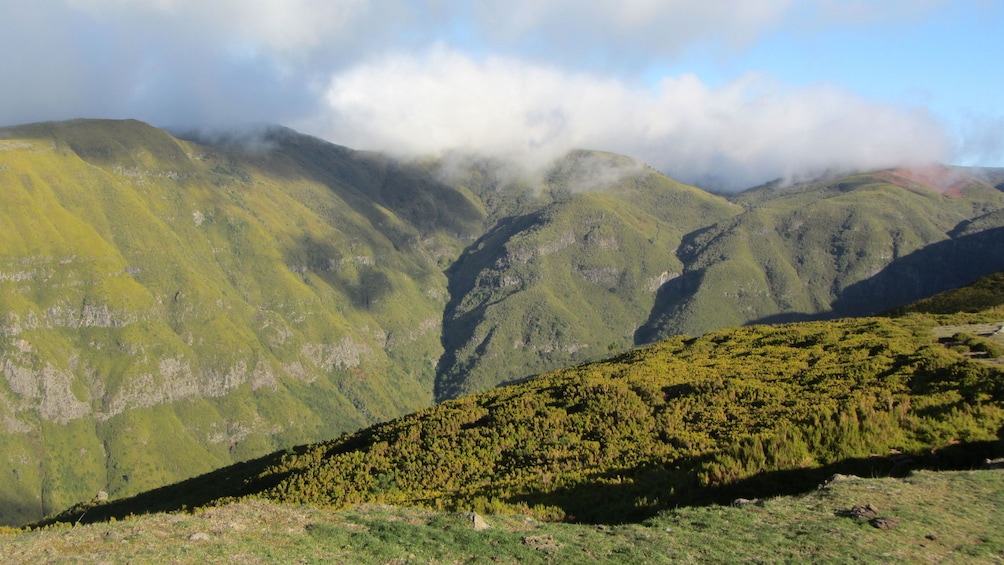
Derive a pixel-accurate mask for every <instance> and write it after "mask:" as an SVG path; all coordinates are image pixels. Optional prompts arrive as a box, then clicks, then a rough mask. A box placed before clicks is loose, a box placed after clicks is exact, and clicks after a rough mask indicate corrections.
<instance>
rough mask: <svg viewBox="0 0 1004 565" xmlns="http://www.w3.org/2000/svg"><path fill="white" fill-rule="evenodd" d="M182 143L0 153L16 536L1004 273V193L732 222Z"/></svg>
mask: <svg viewBox="0 0 1004 565" xmlns="http://www.w3.org/2000/svg"><path fill="white" fill-rule="evenodd" d="M184 137H185V138H186V139H187V140H186V139H180V138H178V137H173V136H171V135H168V134H167V133H166V132H164V131H161V130H158V129H156V128H152V127H150V126H147V125H145V124H141V123H139V122H132V121H120V122H115V121H93V120H79V121H74V122H64V123H49V124H36V125H30V126H22V127H16V128H6V129H2V130H0V198H2V202H3V206H2V207H0V228H2V229H3V233H4V238H3V239H2V240H0V374H2V377H3V378H2V379H0V436H2V443H0V456H2V457H5V458H6V459H5V460H7V461H10V462H11V464H10V465H8V466H5V467H0V479H2V480H0V502H2V504H0V522H5V523H17V522H22V521H24V520H27V519H33V518H38V517H40V516H41V515H43V514H46V513H49V512H51V511H52V510H53V509H55V508H59V507H63V506H65V505H67V504H69V503H71V502H72V501H75V500H79V499H82V498H86V497H88V496H91V495H93V493H94V492H97V491H98V490H104V491H106V492H109V493H111V494H112V495H113V496H124V495H127V494H130V493H135V492H139V491H140V490H143V489H146V488H149V487H152V486H156V485H161V484H165V483H168V482H171V481H176V480H179V479H182V478H185V477H189V476H192V475H195V474H198V473H201V472H205V471H208V470H210V469H215V468H218V467H220V466H223V465H227V464H229V463H231V462H234V461H239V460H245V459H248V458H252V457H257V456H261V455H262V454H265V453H268V452H270V451H273V450H275V449H280V448H285V447H288V446H291V445H296V444H302V443H304V442H309V441H318V440H323V439H328V438H331V437H336V436H338V435H339V434H341V433H344V432H346V431H351V430H356V429H359V428H361V427H364V426H367V425H369V424H372V423H374V422H380V421H386V420H388V419H391V418H394V417H397V416H400V415H402V414H405V413H408V412H411V411H414V410H417V409H420V408H424V407H427V406H429V405H430V404H432V403H433V402H434V401H436V400H443V399H447V398H453V397H457V396H460V395H464V394H468V393H473V392H476V391H481V390H487V389H490V388H492V387H495V386H496V385H499V384H502V383H511V382H516V381H519V380H521V379H525V378H527V377H529V376H530V375H534V374H538V373H541V372H546V371H550V370H554V369H558V368H560V367H564V366H567V365H570V364H573V363H581V362H586V361H593V360H598V359H601V358H603V357H606V356H608V355H611V354H615V353H619V352H622V351H625V350H627V349H629V348H630V347H632V346H634V345H638V344H644V343H650V342H652V341H655V340H657V339H659V338H661V337H666V336H669V335H671V334H675V333H686V334H691V335H698V334H701V333H703V332H705V331H708V330H713V329H717V328H721V327H726V326H731V325H739V324H744V323H747V322H753V321H763V320H777V319H785V318H789V319H790V318H793V317H794V318H803V317H804V318H814V317H828V316H833V315H837V314H840V315H845V314H864V313H873V312H877V311H882V310H887V309H889V308H892V307H895V306H898V305H900V304H902V303H904V302H906V301H908V300H910V299H913V298H920V297H923V296H927V295H930V294H932V293H934V292H937V291H940V290H944V289H947V288H952V287H957V286H959V285H963V284H966V283H968V282H970V281H971V280H973V279H974V278H976V277H977V276H979V275H981V274H985V273H988V272H993V271H994V270H998V269H1001V268H1004V265H1001V264H1000V262H1001V261H1004V253H1001V252H1000V251H1001V250H1000V249H999V246H1000V245H1001V244H1000V243H999V240H1000V237H999V233H1000V229H1002V226H1004V215H1002V210H1004V197H1002V193H1001V191H1000V190H999V188H998V185H999V181H1000V174H999V171H994V170H979V171H968V170H962V169H951V170H948V169H946V170H945V171H948V173H950V174H948V173H945V174H941V173H938V171H934V172H933V173H932V172H930V171H928V172H926V173H924V174H920V173H916V172H905V171H881V172H876V173H869V174H862V175H857V176H852V177H834V178H831V179H827V180H821V181H817V182H812V183H807V184H802V185H797V186H793V187H788V188H785V189H780V188H777V187H774V188H763V189H757V190H752V191H749V192H747V193H743V194H741V195H738V196H736V197H733V198H731V199H726V198H724V197H721V196H716V195H712V194H708V193H706V192H704V191H701V190H699V189H696V188H694V187H690V186H685V185H681V184H679V183H676V182H674V181H672V180H671V179H669V178H667V177H665V176H663V175H661V174H659V173H657V172H655V171H653V170H652V169H650V168H648V167H645V166H644V165H642V164H640V163H637V162H636V161H634V160H632V159H629V158H626V157H622V156H617V155H611V154H607V153H601V152H597V151H573V152H571V153H569V154H568V155H567V156H565V157H564V158H562V159H559V160H557V161H556V162H555V163H553V165H552V166H551V168H550V169H548V170H547V171H546V172H545V173H544V174H543V176H542V177H540V178H538V177H534V176H530V175H528V174H526V173H525V172H521V171H520V169H519V168H518V167H513V166H511V165H510V164H506V163H500V162H493V161H491V160H487V159H478V158H474V157H469V156H467V157H458V156H446V157H443V158H441V159H429V160H425V161H417V162H412V163H401V162H397V161H394V160H392V159H389V158H387V157H384V156H381V155H377V154H371V153H364V152H356V151H352V150H350V149H347V148H344V147H338V146H335V145H332V144H329V143H326V142H323V141H320V140H317V139H314V138H311V137H308V136H303V135H300V134H297V133H296V132H292V131H290V130H286V129H282V128H265V129H263V130H261V131H258V132H253V134H252V135H238V134H233V135H229V136H227V135H224V136H217V137H212V138H207V137H201V136H198V135H189V136H184ZM942 173H944V171H942Z"/></svg>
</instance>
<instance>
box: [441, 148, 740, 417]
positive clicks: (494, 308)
mask: <svg viewBox="0 0 1004 565" xmlns="http://www.w3.org/2000/svg"><path fill="white" fill-rule="evenodd" d="M601 172H602V174H601ZM588 182H591V183H592V185H588V184H587V183H588ZM583 187H588V188H583ZM544 190H545V191H546V195H547V197H548V198H549V199H550V203H548V204H547V205H546V206H544V207H543V208H541V209H539V210H537V211H534V212H531V213H528V214H524V215H522V216H520V217H518V218H513V219H511V220H508V221H503V222H500V223H498V224H497V225H496V226H495V228H493V229H492V230H491V231H489V232H488V233H487V234H486V235H485V236H483V237H482V238H481V239H480V240H479V241H478V242H476V243H475V244H474V245H472V246H471V247H469V248H468V249H467V251H466V252H465V253H464V254H463V255H461V257H460V258H459V259H458V260H457V262H456V263H455V264H454V265H453V266H452V267H451V268H450V270H449V271H448V273H447V274H448V275H449V277H450V281H451V282H450V296H451V298H452V300H451V302H450V304H448V305H447V309H446V313H445V317H444V323H443V339H444V346H445V349H446V355H445V356H444V358H443V360H442V362H441V363H440V366H439V379H438V382H437V389H436V395H437V397H438V398H440V399H442V398H451V397H456V396H460V395H463V394H466V393H469V392H473V391H478V390H485V389H487V388H490V387H492V386H495V385H497V384H500V383H505V382H511V381H515V380H518V379H520V378H525V377H527V376H530V375H532V374H537V373H540V372H543V371H546V370H549V369H553V368H555V367H561V366H565V365H569V364H572V363H576V362H581V361H583V360H586V359H597V358H600V357H605V356H607V355H609V354H610V353H611V352H612V351H618V350H623V349H624V348H627V347H630V346H632V345H633V343H634V333H635V330H636V329H637V328H638V326H639V325H641V323H642V322H643V321H644V320H646V319H647V318H648V316H649V315H650V312H651V311H652V308H653V306H654V303H655V296H656V291H657V290H658V289H659V288H660V287H661V286H662V285H663V284H664V283H665V282H666V281H667V280H671V279H672V278H673V277H676V276H678V275H679V274H680V272H681V271H682V270H683V264H682V263H681V262H680V260H679V259H677V257H676V256H675V254H674V251H675V249H676V248H677V247H678V246H679V244H680V241H681V239H682V238H683V236H684V235H685V234H687V233H689V232H691V231H693V230H694V229H697V228H698V227H700V226H701V225H703V224H704V223H705V222H712V221H717V220H719V219H722V218H725V217H728V216H730V215H733V214H735V213H737V212H739V208H738V207H737V206H735V205H732V204H729V203H728V202H726V201H724V200H723V199H721V198H718V197H715V196H712V195H710V194H707V193H705V192H703V191H700V190H698V189H696V188H693V187H689V186H685V185H681V184H679V183H676V182H674V181H672V180H670V179H668V178H666V177H665V176H663V175H660V174H658V173H656V172H655V171H653V170H651V169H646V168H644V167H642V166H641V165H639V164H637V163H635V162H633V161H630V160H628V159H626V158H624V157H619V156H614V155H608V154H599V153H587V152H575V153H572V154H570V155H569V156H568V157H566V158H565V159H564V160H563V161H560V162H559V163H557V164H556V165H555V167H554V168H553V169H552V170H551V171H550V173H549V175H548V176H547V179H546V183H545V186H544Z"/></svg>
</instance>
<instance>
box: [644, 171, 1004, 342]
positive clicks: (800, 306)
mask: <svg viewBox="0 0 1004 565" xmlns="http://www.w3.org/2000/svg"><path fill="white" fill-rule="evenodd" d="M936 173H937V174H936ZM925 181H926V183H927V184H925V183H924V182H925ZM736 201H737V202H738V203H740V204H742V205H743V206H744V207H745V208H746V211H745V212H744V213H743V214H741V215H739V216H736V217H734V218H730V219H728V220H726V221H724V222H719V223H717V224H715V225H713V226H710V227H708V228H707V229H705V230H701V231H698V232H694V233H692V234H691V235H690V236H688V237H687V238H686V240H685V241H684V244H683V246H682V247H681V248H680V252H679V255H680V257H681V259H682V260H683V262H684V264H685V265H686V269H685V270H684V272H683V275H682V276H681V277H680V278H679V279H677V280H675V281H672V282H671V283H670V284H668V285H667V286H666V287H665V288H663V289H662V290H661V291H660V294H659V298H658V301H657V305H656V307H655V309H654V310H653V318H652V320H650V322H649V323H648V324H647V325H646V327H645V328H643V329H642V331H640V332H639V335H640V336H641V337H642V341H647V340H651V339H656V338H659V337H666V336H670V335H673V334H677V333H702V332H705V331H708V330H711V329H715V328H719V327H723V326H727V325H734V324H743V323H749V322H757V321H770V320H792V319H813V318H819V317H835V316H848V315H864V314H869V313H874V312H878V311H881V310H884V309H888V308H891V307H894V306H899V305H902V304H906V303H908V302H911V301H913V300H917V299H919V298H923V297H926V296H930V295H931V294H934V293H936V292H940V291H942V290H946V289H949V288H955V287H959V286H962V285H965V284H967V283H969V282H972V281H973V280H975V279H976V278H977V277H979V276H981V275H986V274H988V273H993V272H996V271H999V270H1001V269H1004V239H1002V238H1001V237H1000V232H999V228H1000V227H1001V225H1002V224H1001V223H1000V222H1001V220H1002V219H1004V217H1001V216H1000V211H1001V210H1002V209H1004V193H1002V192H1001V191H1000V190H997V189H996V188H995V187H993V186H991V185H990V184H988V183H987V182H985V181H983V180H980V178H978V177H976V176H974V175H970V174H966V173H964V172H959V171H956V172H952V171H949V170H942V169H936V170H934V171H933V172H929V173H928V174H926V175H921V174H910V173H909V172H906V171H881V172H877V173H869V174H861V175H856V176H851V177H838V178H834V179H829V180H825V181H821V182H815V183H808V184H804V185H797V186H793V187H787V188H776V187H766V188H762V189H758V190H755V191H750V192H748V193H744V194H741V195H739V196H738V197H737V198H736Z"/></svg>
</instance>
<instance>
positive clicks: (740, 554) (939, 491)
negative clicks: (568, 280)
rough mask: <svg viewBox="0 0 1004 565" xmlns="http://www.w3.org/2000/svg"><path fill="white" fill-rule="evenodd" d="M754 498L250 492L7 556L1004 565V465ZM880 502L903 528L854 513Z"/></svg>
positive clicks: (52, 538) (23, 543)
mask: <svg viewBox="0 0 1004 565" xmlns="http://www.w3.org/2000/svg"><path fill="white" fill-rule="evenodd" d="M820 486H821V487H822V488H819V489H816V488H813V489H812V490H811V491H810V492H809V493H808V494H802V495H798V496H782V497H777V498H769V499H761V500H757V501H751V503H750V504H747V505H744V506H742V507H734V506H731V505H730V506H706V507H682V508H678V509H673V510H667V511H664V512H661V513H659V514H658V515H656V516H654V517H652V518H650V519H648V520H645V521H642V522H639V523H632V524H620V525H600V526H595V525H580V524H566V523H553V522H542V521H539V520H536V519H533V518H531V517H527V516H521V515H503V516H485V517H484V524H483V525H482V528H483V527H484V526H485V525H486V526H487V529H481V530H475V529H474V528H473V527H472V521H471V518H470V515H469V514H468V513H441V512H433V511H428V510H420V509H413V508H402V507H392V506H380V505H363V506H358V507H355V508H352V509H347V510H343V511H339V512H332V511H331V510H330V509H326V508H318V507H315V506H309V505H288V504H287V505H279V504H275V503H271V502H266V501H257V500H254V501H247V502H241V503H235V504H229V505H224V506H221V507H217V508H212V509H207V510H203V511H197V512H194V513H190V514H189V513H178V514H150V515H144V516H139V517H130V518H128V519H125V520H120V521H114V522H107V523H101V524H90V525H80V526H76V527H69V526H65V525H64V526H59V527H53V528H47V529H42V530H35V531H29V532H13V531H11V532H7V533H0V552H2V554H3V556H4V562H5V563H11V564H22V563H24V564H29V563H30V564H35V563H59V562H67V563H79V562H112V563H135V562H140V563H179V564H184V563H192V564H202V563H216V562H228V563H232V562H242V563H363V564H369V563H520V564H523V563H575V564H580V563H708V562H711V563H730V562H736V561H754V562H757V563H780V562H784V563H890V562H902V563H926V562H937V563H967V564H969V563H999V562H1000V560H1001V558H1002V557H1004V516H1002V515H1001V512H1000V508H1001V506H1002V505H1004V471H1000V470H995V471H961V472H938V473H935V472H929V471H920V472H916V473H913V474H911V475H909V476H907V477H905V478H902V479H894V478H882V479H870V478H858V477H852V476H842V477H835V478H834V479H833V480H830V481H828V482H826V483H823V484H821V485H820ZM869 505H870V506H871V507H872V508H874V509H876V510H877V514H878V518H881V519H883V520H886V524H889V523H892V522H889V521H894V522H895V526H893V527H892V528H890V529H885V530H883V529H879V528H876V527H874V526H873V525H872V524H871V523H870V521H869V520H868V519H855V518H853V517H851V516H850V514H851V510H852V509H853V508H854V507H855V506H860V507H867V506H869Z"/></svg>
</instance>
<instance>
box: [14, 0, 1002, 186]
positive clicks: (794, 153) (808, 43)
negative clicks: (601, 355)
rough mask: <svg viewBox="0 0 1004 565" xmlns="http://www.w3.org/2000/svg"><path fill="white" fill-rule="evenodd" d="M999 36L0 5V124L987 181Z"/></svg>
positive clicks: (992, 30)
mask: <svg viewBox="0 0 1004 565" xmlns="http://www.w3.org/2000/svg"><path fill="white" fill-rule="evenodd" d="M1002 30H1004V0H662V1H657V0H616V1H615V0H592V1H591V2H582V1H581V0H577V1H572V0H505V1H500V0H480V1H479V0H467V1H463V0H370V1H366V0H32V1H31V2H25V1H22V0H0V50H2V52H3V53H5V54H7V55H6V56H5V57H3V59H2V62H0V125H14V124H21V123H29V122H37V121H48V120H63V119H72V118H133V119H139V120H143V121H146V122H148V123H151V124H153V125H156V126H159V127H167V128H186V129H187V128H193V127H201V128H208V129H220V128H222V129H225V128H230V127H236V126H246V125H247V124H262V123H275V124H280V125H284V126H287V127H291V128H293V129H296V130H298V131H301V132H303V133H308V134H311V135H315V136H318V137H321V138H323V139H326V140H329V141H331V142H334V143H338V144H341V145H346V146H349V147H352V148H355V149H367V150H378V151H384V152H388V153H390V154H393V155H397V156H401V157H405V158H408V157H414V156H428V155H439V154H444V153H445V152H450V151H460V152H465V153H472V154H479V155H488V156H493V157H497V158H502V159H512V160H515V161H517V162H520V163H524V164H526V165H527V166H530V167H542V166H544V164H546V163H547V162H548V161H550V160H551V159H553V158H555V157H557V156H560V155H561V154H563V153H564V152H566V151H567V150H569V149H571V148H583V149H598V150H604V151H613V152H617V153H623V154H626V155H630V156H632V157H636V158H638V159H641V160H643V161H645V162H646V163H648V164H650V165H652V166H653V167H655V168H657V169H659V170H660V171H662V172H664V173H666V174H667V175H669V176H671V177H674V178H677V179H680V180H683V181H687V182H693V183H698V184H700V185H702V186H706V187H709V188H716V189H722V190H738V189H741V188H746V187H749V186H754V185H756V184H759V183H762V182H765V181H769V180H773V179H776V178H792V177H798V176H801V175H812V174H818V173H820V172H822V171H826V170H834V169H836V170H854V169H874V168H882V167H891V166H911V165H923V164H927V163H934V162H939V163H949V164H959V165H977V166H1004V96H1002V93H1004V72H1002V71H1001V56H1002V55H1004V31H1002Z"/></svg>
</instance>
